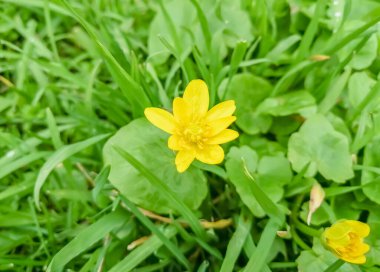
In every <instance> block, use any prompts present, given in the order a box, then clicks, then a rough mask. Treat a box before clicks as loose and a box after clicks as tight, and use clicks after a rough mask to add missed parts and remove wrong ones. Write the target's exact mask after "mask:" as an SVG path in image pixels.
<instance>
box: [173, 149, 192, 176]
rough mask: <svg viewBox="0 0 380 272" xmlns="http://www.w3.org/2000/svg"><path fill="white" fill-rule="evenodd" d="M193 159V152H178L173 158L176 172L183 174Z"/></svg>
mask: <svg viewBox="0 0 380 272" xmlns="http://www.w3.org/2000/svg"><path fill="white" fill-rule="evenodd" d="M194 159H195V152H194V151H193V150H180V151H179V152H178V153H177V156H176V157H175V165H176V167H177V171H178V172H180V173H183V172H185V171H186V169H187V168H189V166H190V164H191V163H192V162H193V160H194Z"/></svg>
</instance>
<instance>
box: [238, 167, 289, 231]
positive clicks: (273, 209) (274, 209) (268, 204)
mask: <svg viewBox="0 0 380 272" xmlns="http://www.w3.org/2000/svg"><path fill="white" fill-rule="evenodd" d="M242 162H243V171H244V175H243V176H242V177H245V180H246V182H247V183H248V184H249V187H250V189H251V192H252V194H253V196H254V197H255V198H256V200H257V202H259V204H260V206H261V208H263V210H264V211H265V213H266V214H268V215H269V217H271V218H273V220H274V221H276V222H277V223H278V224H279V225H281V224H283V222H284V221H285V215H284V214H283V213H282V211H281V210H280V209H279V208H278V206H277V205H276V204H275V203H274V202H273V201H272V200H271V199H270V198H269V197H268V195H267V194H266V193H265V192H264V191H263V190H262V189H261V188H260V186H259V185H258V184H257V183H256V181H255V179H254V178H253V177H252V175H251V174H250V173H249V171H248V169H247V167H246V164H245V161H244V160H243V161H242Z"/></svg>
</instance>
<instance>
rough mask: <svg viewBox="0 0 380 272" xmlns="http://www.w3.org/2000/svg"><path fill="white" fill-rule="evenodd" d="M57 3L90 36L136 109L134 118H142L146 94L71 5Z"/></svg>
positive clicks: (62, 0) (147, 104) (147, 103)
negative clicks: (66, 10) (65, 9)
mask: <svg viewBox="0 0 380 272" xmlns="http://www.w3.org/2000/svg"><path fill="white" fill-rule="evenodd" d="M59 1H60V2H61V3H63V5H64V6H65V7H66V8H67V9H68V11H70V13H71V14H72V15H73V17H74V18H75V19H76V20H77V21H78V22H79V23H80V24H81V25H82V27H83V28H84V29H85V30H86V31H87V33H88V34H89V35H90V37H91V39H92V40H93V42H94V43H95V44H96V46H97V48H98V50H99V52H100V53H101V55H102V57H103V58H104V60H105V62H106V64H107V67H108V69H109V71H110V73H111V75H112V77H113V78H114V80H115V81H116V83H117V84H118V86H119V88H120V89H121V90H122V92H123V94H124V95H125V97H126V98H127V99H128V100H129V101H130V103H131V105H132V106H133V107H136V108H134V109H133V111H134V116H135V117H138V116H142V115H143V112H144V109H145V108H146V107H149V106H150V105H151V103H150V101H149V98H148V96H147V94H146V93H145V92H144V90H143V89H142V88H141V86H139V85H138V84H137V83H136V81H135V80H134V79H133V78H132V76H131V75H129V74H128V73H127V71H125V70H124V69H123V67H122V66H121V65H120V64H119V63H118V61H117V60H116V59H115V58H114V56H113V55H112V54H111V52H110V51H109V50H108V49H107V48H106V47H105V46H104V45H103V44H102V42H101V41H100V39H99V37H98V35H97V34H96V33H95V32H94V31H93V28H92V27H91V26H90V24H89V23H88V22H87V21H86V20H85V19H83V18H82V17H81V16H79V14H78V13H77V12H76V11H75V10H74V9H73V8H72V6H71V5H69V4H68V3H67V1H66V0H59Z"/></svg>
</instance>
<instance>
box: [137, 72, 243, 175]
mask: <svg viewBox="0 0 380 272" xmlns="http://www.w3.org/2000/svg"><path fill="white" fill-rule="evenodd" d="M208 107H209V94H208V88H207V85H206V83H205V82H204V81H203V80H200V79H196V80H192V81H191V82H190V83H189V84H188V85H187V87H186V89H185V92H184V94H183V98H181V97H177V98H175V99H174V101H173V114H171V113H169V112H167V111H165V110H163V109H159V108H146V109H145V112H144V113H145V116H146V118H147V119H148V120H149V121H150V122H151V123H152V124H153V125H155V126H156V127H158V128H160V129H162V130H163V131H165V132H167V133H169V134H172V135H171V136H170V137H169V140H168V146H169V148H170V149H172V150H175V151H178V153H177V156H176V159H175V164H176V167H177V170H178V172H180V173H182V172H184V171H185V170H186V169H187V168H188V167H189V166H190V164H191V163H192V162H193V160H194V159H197V160H199V161H201V162H204V163H207V164H218V163H221V162H222V161H223V159H224V151H223V148H222V147H221V146H220V144H223V143H226V142H229V141H232V140H234V139H236V138H237V137H238V136H239V134H238V133H237V132H236V131H234V130H231V129H227V128H228V127H229V126H230V125H231V124H232V123H233V122H234V121H235V120H236V117H235V116H232V114H233V113H234V111H235V108H236V107H235V101H233V100H229V101H225V102H222V103H220V104H218V105H216V106H214V107H213V108H211V109H210V110H209V111H208Z"/></svg>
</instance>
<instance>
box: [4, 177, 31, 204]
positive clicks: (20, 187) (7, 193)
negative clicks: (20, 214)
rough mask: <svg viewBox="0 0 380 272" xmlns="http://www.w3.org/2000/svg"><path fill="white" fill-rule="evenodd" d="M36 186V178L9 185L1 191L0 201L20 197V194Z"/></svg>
mask: <svg viewBox="0 0 380 272" xmlns="http://www.w3.org/2000/svg"><path fill="white" fill-rule="evenodd" d="M33 186H34V180H25V181H23V182H21V183H19V184H15V185H12V186H8V188H7V189H5V190H4V191H2V192H0V201H3V200H4V199H7V198H10V197H19V195H21V194H24V193H25V192H28V191H29V190H31V189H32V188H33Z"/></svg>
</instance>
